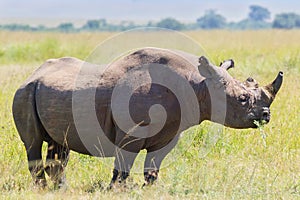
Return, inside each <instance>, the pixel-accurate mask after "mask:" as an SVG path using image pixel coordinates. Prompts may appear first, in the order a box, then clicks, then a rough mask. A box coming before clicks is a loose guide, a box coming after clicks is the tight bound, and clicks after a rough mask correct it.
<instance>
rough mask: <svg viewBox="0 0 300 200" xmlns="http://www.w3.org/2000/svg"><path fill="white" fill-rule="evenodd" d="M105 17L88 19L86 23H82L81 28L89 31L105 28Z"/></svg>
mask: <svg viewBox="0 0 300 200" xmlns="http://www.w3.org/2000/svg"><path fill="white" fill-rule="evenodd" d="M107 25H108V24H107V22H106V19H99V20H95V19H93V20H88V21H87V22H86V24H84V25H83V27H82V28H81V29H83V30H89V31H96V30H106V29H108V27H107Z"/></svg>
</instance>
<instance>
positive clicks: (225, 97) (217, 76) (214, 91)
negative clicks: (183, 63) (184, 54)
mask: <svg viewBox="0 0 300 200" xmlns="http://www.w3.org/2000/svg"><path fill="white" fill-rule="evenodd" d="M199 63H200V65H199V67H198V68H199V72H200V74H201V75H202V76H204V77H205V78H206V80H205V82H206V85H207V88H208V91H209V94H210V99H211V102H210V105H211V113H210V116H211V120H212V121H215V122H218V123H222V124H224V125H225V126H228V127H232V128H256V127H257V123H255V121H258V122H260V123H268V122H269V121H270V105H271V103H272V102H273V100H274V98H275V95H276V93H277V92H278V90H279V89H280V87H281V84H282V79H283V73H282V72H279V74H278V75H277V77H276V79H275V80H274V81H273V82H272V83H270V84H269V85H267V86H263V87H259V86H258V84H257V82H256V81H255V80H254V79H252V78H248V79H247V80H246V81H245V82H240V81H238V80H236V79H234V78H233V77H232V76H231V75H230V74H229V73H228V72H227V69H229V68H230V67H231V65H230V64H229V65H228V63H227V65H226V64H224V65H222V66H221V67H216V66H214V65H212V64H211V63H209V61H208V60H207V59H206V58H205V57H203V56H202V57H200V59H199ZM232 64H233V63H232Z"/></svg>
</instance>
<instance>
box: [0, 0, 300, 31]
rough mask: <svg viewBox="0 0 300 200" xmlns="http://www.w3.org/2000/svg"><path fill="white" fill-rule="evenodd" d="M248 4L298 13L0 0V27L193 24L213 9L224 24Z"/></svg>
mask: <svg viewBox="0 0 300 200" xmlns="http://www.w3.org/2000/svg"><path fill="white" fill-rule="evenodd" d="M250 5H260V6H263V7H266V8H268V9H269V11H270V12H271V14H272V17H274V16H275V14H278V13H283V12H295V13H298V14H300V1H299V0H273V1H272V0H260V1H258V0H251V1H242V0H227V1H225V0H223V1H221V0H0V24H5V23H9V22H19V23H29V24H30V23H32V22H35V23H46V25H47V22H50V21H57V22H58V21H59V22H63V21H76V20H77V21H80V20H81V21H84V20H88V19H100V18H106V19H107V20H108V21H122V20H132V21H136V22H146V21H149V20H154V21H158V20H160V19H163V18H166V17H173V18H175V19H178V20H180V21H183V22H195V21H196V19H197V18H199V17H201V16H202V15H203V14H204V13H205V11H207V10H209V9H213V10H215V11H216V12H217V13H218V14H221V15H223V16H224V17H225V18H226V19H227V21H239V20H241V19H245V18H246V17H247V15H248V13H249V6H250Z"/></svg>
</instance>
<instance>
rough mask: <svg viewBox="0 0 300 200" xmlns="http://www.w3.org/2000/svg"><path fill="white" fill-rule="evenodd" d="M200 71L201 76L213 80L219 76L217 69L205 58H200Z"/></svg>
mask: <svg viewBox="0 0 300 200" xmlns="http://www.w3.org/2000/svg"><path fill="white" fill-rule="evenodd" d="M198 70H199V73H200V75H201V76H204V77H206V78H213V77H215V76H216V75H218V69H217V67H215V66H213V65H212V64H211V63H210V62H209V61H208V59H207V58H206V57H205V56H201V57H200V58H199V65H198Z"/></svg>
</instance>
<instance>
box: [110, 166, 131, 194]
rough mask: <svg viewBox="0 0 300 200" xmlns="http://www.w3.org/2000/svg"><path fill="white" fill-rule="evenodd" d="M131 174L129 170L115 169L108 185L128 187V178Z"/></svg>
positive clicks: (111, 187) (111, 186)
mask: <svg viewBox="0 0 300 200" xmlns="http://www.w3.org/2000/svg"><path fill="white" fill-rule="evenodd" d="M128 176H129V172H122V171H118V170H117V169H114V170H113V177H112V179H111V182H110V184H109V186H108V189H109V190H110V189H113V188H116V187H120V186H121V187H123V188H126V185H125V183H126V179H127V178H128Z"/></svg>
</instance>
